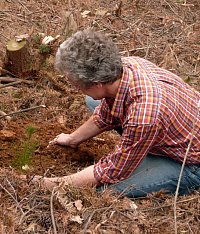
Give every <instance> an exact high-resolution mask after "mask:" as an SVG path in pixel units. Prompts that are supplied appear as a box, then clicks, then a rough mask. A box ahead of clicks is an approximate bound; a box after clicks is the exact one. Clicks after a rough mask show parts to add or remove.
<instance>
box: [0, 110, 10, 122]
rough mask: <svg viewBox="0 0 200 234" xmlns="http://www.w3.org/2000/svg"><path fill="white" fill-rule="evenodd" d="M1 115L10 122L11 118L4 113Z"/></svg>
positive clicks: (0, 112) (1, 112)
mask: <svg viewBox="0 0 200 234" xmlns="http://www.w3.org/2000/svg"><path fill="white" fill-rule="evenodd" d="M0 115H1V116H3V117H5V118H6V120H7V121H10V120H11V117H10V116H8V115H7V114H6V113H5V112H4V111H0ZM3 117H2V118H3ZM0 118H1V117H0Z"/></svg>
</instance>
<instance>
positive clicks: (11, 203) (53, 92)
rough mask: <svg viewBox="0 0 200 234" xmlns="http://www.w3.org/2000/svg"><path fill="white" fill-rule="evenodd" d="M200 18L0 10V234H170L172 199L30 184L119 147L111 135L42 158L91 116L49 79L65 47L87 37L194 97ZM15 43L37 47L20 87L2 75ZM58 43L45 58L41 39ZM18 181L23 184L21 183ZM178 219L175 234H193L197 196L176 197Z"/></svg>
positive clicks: (105, 10) (198, 215) (155, 8)
mask: <svg viewBox="0 0 200 234" xmlns="http://www.w3.org/2000/svg"><path fill="white" fill-rule="evenodd" d="M199 12H200V4H199V0H188V1H187V0H123V1H103V0H101V1H94V0H85V1H82V0H80V1H73V0H69V1H68V0H49V1H48V2H47V1H44V0H39V1H36V0H16V1H13V0H1V2H0V113H1V114H0V167H1V168H2V169H1V170H0V172H1V173H0V233H6V234H7V233H54V234H55V233H59V234H62V233H88V234H89V233H91V234H98V233H105V234H114V233H135V234H139V233H153V234H154V233H155V234H156V233H165V234H168V233H174V232H175V227H174V211H173V209H174V196H172V195H167V194H164V193H162V192H159V193H155V194H149V195H148V196H147V197H145V198H140V199H132V200H130V199H128V198H125V197H122V196H120V195H113V194H111V193H110V192H109V191H106V192H103V193H101V194H98V193H96V191H95V188H88V187H84V188H74V187H71V186H69V187H67V188H65V189H58V190H56V191H48V190H46V189H44V188H42V187H41V186H39V184H37V185H36V184H32V183H31V177H32V176H33V175H45V176H49V177H54V176H62V175H69V174H71V173H73V172H77V171H78V170H80V169H82V168H84V167H86V166H88V165H91V164H92V163H94V162H96V161H98V159H99V158H100V157H101V156H103V155H106V154H108V152H109V151H111V150H112V149H113V148H114V145H115V143H116V142H117V140H118V136H117V134H116V133H115V132H106V133H103V134H101V135H100V136H98V137H97V138H93V139H91V140H89V141H87V142H85V143H83V144H81V145H80V146H79V147H78V148H76V149H71V148H67V147H59V146H52V147H50V148H47V145H48V142H49V141H50V140H52V139H53V138H54V137H55V136H56V135H57V134H59V133H61V132H65V133H70V132H72V131H73V130H75V129H76V128H77V127H78V126H80V125H81V124H82V123H83V122H84V121H85V120H86V119H87V118H88V117H89V116H90V115H91V114H90V112H89V110H88V108H87V107H86V105H85V97H84V95H83V94H81V93H78V92H77V91H76V90H75V89H74V88H73V87H71V86H70V84H68V83H63V81H62V76H61V75H60V74H57V73H56V72H55V71H54V66H53V64H54V58H55V52H56V50H57V48H58V46H59V44H60V43H61V42H62V41H64V40H65V39H66V38H67V37H69V36H70V35H71V34H72V33H73V32H75V31H77V30H79V29H84V28H88V27H93V28H95V29H96V30H98V31H102V32H104V33H105V34H106V35H108V36H109V37H111V38H112V39H113V41H114V42H115V43H116V44H117V45H118V47H119V49H120V53H121V55H122V56H132V55H134V56H140V57H143V58H146V59H148V60H150V61H152V62H154V63H156V64H157V65H159V66H160V67H163V68H166V69H168V70H170V71H172V72H173V73H176V74H177V75H179V76H180V77H182V78H183V79H184V80H185V82H187V83H189V84H191V85H192V86H193V87H194V88H196V89H197V90H200V79H199V74H200V14H199ZM22 34H28V35H29V36H30V37H31V38H32V42H34V43H33V44H34V47H33V48H32V55H33V56H34V59H35V61H34V69H33V70H34V72H33V73H32V74H30V76H29V77H27V79H26V80H25V81H24V80H23V81H22V80H21V79H20V78H21V77H15V76H14V75H12V74H11V73H10V74H9V73H8V72H7V71H6V70H4V69H2V68H3V67H4V62H5V59H4V58H5V55H6V44H7V42H8V41H9V40H10V39H13V38H15V37H16V36H19V35H22ZM57 35H60V37H59V38H58V39H56V40H55V41H54V42H52V43H51V44H50V45H49V46H48V51H44V50H43V48H42V47H41V40H42V37H44V36H52V37H56V36H57ZM9 79H10V80H9ZM11 81H18V82H16V83H11ZM41 105H42V106H41ZM43 105H44V106H45V107H43ZM35 106H38V108H36V109H32V110H29V111H26V112H21V113H18V114H14V115H12V116H10V117H9V116H8V117H1V115H2V113H12V112H17V111H19V110H22V109H26V108H32V107H35ZM26 155H30V160H29V161H26V159H23V156H24V157H25V156H26ZM23 160H25V161H23ZM23 163H24V165H23ZM25 165H26V166H25ZM4 169H6V170H4ZM16 174H17V175H18V174H26V175H27V178H28V179H27V181H21V180H19V178H18V176H16ZM176 213H177V227H178V233H200V231H199V229H200V228H199V226H200V194H199V191H195V192H194V193H192V194H191V195H188V196H184V197H181V196H180V197H179V198H178V202H177V212H176Z"/></svg>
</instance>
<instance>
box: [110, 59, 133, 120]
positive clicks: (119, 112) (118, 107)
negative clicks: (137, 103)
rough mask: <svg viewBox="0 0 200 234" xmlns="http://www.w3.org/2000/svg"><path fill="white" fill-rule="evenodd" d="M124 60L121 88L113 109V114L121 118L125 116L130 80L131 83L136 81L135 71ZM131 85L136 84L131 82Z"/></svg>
mask: <svg viewBox="0 0 200 234" xmlns="http://www.w3.org/2000/svg"><path fill="white" fill-rule="evenodd" d="M122 61H123V73H122V77H121V81H120V84H119V88H118V91H117V94H116V96H115V100H114V103H113V106H112V110H111V114H112V115H113V116H114V117H116V118H120V119H121V118H122V117H123V110H124V104H125V99H126V97H127V93H128V90H129V84H130V81H131V83H132V82H134V79H133V72H132V71H131V70H130V68H129V67H128V64H127V62H126V61H124V60H122ZM131 86H133V87H134V84H131Z"/></svg>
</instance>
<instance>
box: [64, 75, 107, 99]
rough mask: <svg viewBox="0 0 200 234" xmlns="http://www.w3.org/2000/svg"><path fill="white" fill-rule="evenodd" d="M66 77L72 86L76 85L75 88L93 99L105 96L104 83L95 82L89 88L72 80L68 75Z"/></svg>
mask: <svg viewBox="0 0 200 234" xmlns="http://www.w3.org/2000/svg"><path fill="white" fill-rule="evenodd" d="M67 79H68V81H69V82H70V83H71V84H72V85H73V86H74V87H76V89H78V90H80V91H81V92H82V93H83V94H85V95H87V96H90V97H92V98H93V99H94V100H100V99H102V98H104V97H105V90H104V85H103V84H102V83H99V82H97V83H94V84H93V85H92V86H90V87H89V88H85V87H82V86H81V85H80V84H78V83H76V82H74V81H73V80H72V79H70V78H68V77H67Z"/></svg>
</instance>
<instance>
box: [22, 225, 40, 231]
mask: <svg viewBox="0 0 200 234" xmlns="http://www.w3.org/2000/svg"><path fill="white" fill-rule="evenodd" d="M35 226H37V224H36V223H31V224H30V225H29V226H28V228H27V229H25V230H24V231H25V232H34V231H35Z"/></svg>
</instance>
